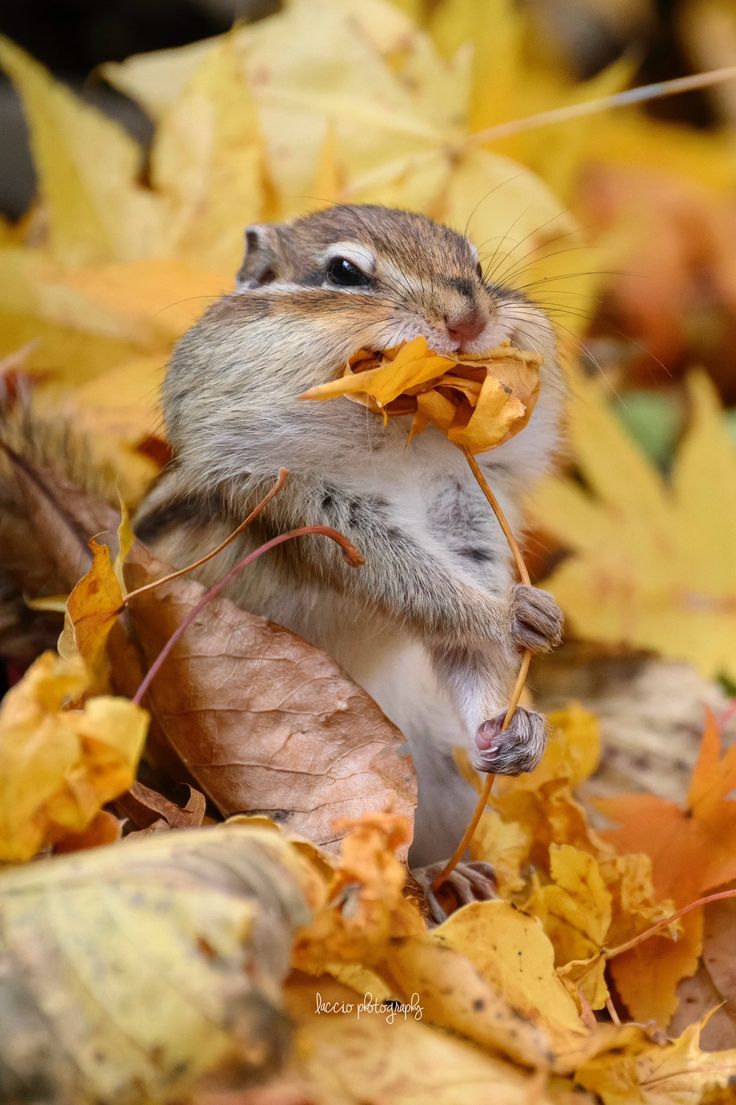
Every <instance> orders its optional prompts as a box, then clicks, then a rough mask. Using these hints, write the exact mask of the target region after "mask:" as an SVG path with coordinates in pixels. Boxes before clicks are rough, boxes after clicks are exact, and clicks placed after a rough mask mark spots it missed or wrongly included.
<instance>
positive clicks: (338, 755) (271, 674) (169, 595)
mask: <svg viewBox="0 0 736 1105" xmlns="http://www.w3.org/2000/svg"><path fill="white" fill-rule="evenodd" d="M164 571H165V569H164V568H163V566H161V565H156V562H154V561H152V560H151V558H150V557H149V556H148V555H147V553H146V552H145V550H144V549H143V548H142V547H140V546H136V547H135V548H134V549H133V551H132V553H131V555H130V558H129V560H128V562H127V564H126V579H127V582H128V584H129V587H130V589H131V590H133V589H135V588H137V587H140V586H142V585H143V584H145V583H147V582H149V581H150V580H151V578H156V577H157V576H160V575H162V574H164ZM202 594H203V588H202V586H201V585H200V584H198V583H196V582H194V581H193V580H191V579H186V578H183V579H177V580H174V581H172V582H171V583H167V584H164V585H163V586H161V587H157V588H156V589H155V590H153V591H149V592H146V593H144V594H142V595H140V596H139V597H136V598H133V599H132V600H131V602H130V607H129V608H130V613H131V619H132V622H133V626H134V631H135V635H136V638H137V640H138V642H139V644H140V647H141V649H142V652H143V656H144V659H145V663H146V665H147V666H150V665H151V664H152V663H153V661H154V660H155V658H156V657H157V655H158V653H159V652H160V650H161V648H162V647H163V646H164V644H165V643H166V641H168V639H169V637H170V636H171V634H172V633H173V632H174V630H175V629H176V627H177V626H178V625H179V624H180V623H181V621H182V620H183V619H184V618H185V617H186V616H187V614H189V612H190V611H191V609H192V608H193V606H194V605H195V604H196V603H197V602H198V601H199V599H200V598H201V597H202ZM225 676H226V677H225ZM146 703H147V708H148V709H149V710H150V711H151V712H152V714H153V715H154V716H155V718H156V721H157V723H158V727H159V729H160V731H161V732H162V733H163V734H164V735H165V739H166V741H167V743H168V745H169V746H170V748H171V749H172V750H173V751H174V753H175V754H176V756H177V757H178V758H179V759H180V760H181V762H182V764H183V765H184V766H185V768H186V770H187V772H188V773H189V775H190V776H191V777H192V778H193V779H194V780H195V781H196V783H197V785H198V786H199V787H200V788H201V789H202V790H203V791H204V792H205V794H207V795H208V796H209V797H210V798H211V799H212V801H213V802H214V803H215V805H216V806H217V808H218V809H219V810H220V812H221V813H223V814H225V815H230V814H235V813H243V812H262V813H267V814H268V815H269V816H271V817H273V818H274V819H275V820H277V821H278V822H280V823H281V824H283V825H285V826H287V827H288V828H289V830H290V831H292V832H295V833H299V834H301V835H303V836H306V837H307V838H308V839H309V840H312V841H314V842H315V843H318V844H322V845H326V844H333V843H335V842H336V841H337V840H338V839H340V834H339V833H337V832H335V830H334V829H333V825H332V823H333V821H334V820H335V818H336V817H358V816H360V814H361V813H363V812H368V811H373V810H377V809H382V808H385V807H387V806H390V807H391V809H392V810H393V812H394V813H398V814H404V815H406V816H408V817H410V818H412V817H413V811H414V806H415V804H416V798H415V782H414V774H413V769H412V766H411V762H410V760H409V758H408V756H406V755H405V754H403V753H402V751H401V748H402V738H401V736H400V734H399V732H398V730H397V729H396V728H395V727H394V726H393V725H392V724H391V723H390V722H389V721H387V719H386V718H385V717H384V715H383V714H382V713H381V711H380V710H379V708H378V707H377V706H376V704H375V703H374V702H373V701H372V699H371V698H370V697H369V696H368V695H367V694H366V692H365V691H363V690H361V689H360V688H359V687H357V686H356V685H355V684H354V683H352V682H351V681H350V680H349V679H348V678H347V676H345V675H344V674H343V673H342V671H341V670H340V668H338V666H337V664H336V663H335V662H334V661H333V660H331V659H330V658H329V657H328V656H326V655H325V653H323V652H321V651H320V650H319V649H317V648H314V646H312V645H310V644H307V643H306V642H305V641H303V640H302V639H301V638H300V637H297V636H296V634H294V633H291V632H290V631H289V630H286V629H282V628H281V627H279V626H276V625H274V624H273V623H271V622H268V621H266V619H265V618H261V617H258V616H257V615H255V614H250V613H248V612H247V611H245V610H240V609H239V608H238V607H237V606H235V605H234V604H233V603H232V602H230V601H229V600H228V599H224V598H218V599H216V600H215V601H214V602H212V603H211V604H210V605H209V606H208V607H207V608H206V610H205V611H203V613H202V615H201V617H199V618H197V620H196V622H195V623H194V624H193V625H192V626H191V627H190V628H189V629H188V630H187V632H186V634H185V636H184V638H183V640H182V641H181V643H180V644H178V645H177V646H176V648H175V649H174V651H173V653H172V654H171V656H170V657H169V658H168V659H167V660H166V663H165V665H164V668H163V669H162V671H161V674H160V675H159V676H158V677H157V678H156V679H155V680H154V682H153V684H152V686H151V689H150V691H149V693H148V694H147V696H146Z"/></svg>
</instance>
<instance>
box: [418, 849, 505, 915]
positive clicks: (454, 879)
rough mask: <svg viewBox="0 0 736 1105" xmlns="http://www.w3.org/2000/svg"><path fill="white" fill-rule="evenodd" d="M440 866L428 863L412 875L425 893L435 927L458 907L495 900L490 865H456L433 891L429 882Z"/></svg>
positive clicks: (477, 862)
mask: <svg viewBox="0 0 736 1105" xmlns="http://www.w3.org/2000/svg"><path fill="white" fill-rule="evenodd" d="M444 866H445V864H444V861H443V862H442V863H430V864H428V865H427V866H426V867H418V868H416V870H414V871H412V874H413V876H414V878H415V880H416V881H417V883H418V884H419V886H420V887H421V889H422V890H423V892H424V895H425V897H426V899H427V906H428V907H429V916H430V918H431V920H432V921H434V922H435V924H438V925H439V924H441V923H442V922H443V921H446V920H447V918H448V917H449V916H450V914H451V913H453V912H454V911H455V910H456V909H459V908H460V906H463V905H469V904H470V903H471V902H487V901H489V900H490V899H491V898H495V897H496V876H495V872H494V870H493V868H492V867H491V865H490V863H483V862H482V861H481V860H474V861H473V862H472V863H458V865H457V867H456V868H455V870H454V871H453V872H452V874H451V875H449V876H448V878H447V879H446V880H445V882H443V883H442V885H441V886H439V887H437V889H436V890H433V889H432V882H433V881H434V879H436V877H437V876H438V875H439V873H440V871H441V870H442V868H443V867H444Z"/></svg>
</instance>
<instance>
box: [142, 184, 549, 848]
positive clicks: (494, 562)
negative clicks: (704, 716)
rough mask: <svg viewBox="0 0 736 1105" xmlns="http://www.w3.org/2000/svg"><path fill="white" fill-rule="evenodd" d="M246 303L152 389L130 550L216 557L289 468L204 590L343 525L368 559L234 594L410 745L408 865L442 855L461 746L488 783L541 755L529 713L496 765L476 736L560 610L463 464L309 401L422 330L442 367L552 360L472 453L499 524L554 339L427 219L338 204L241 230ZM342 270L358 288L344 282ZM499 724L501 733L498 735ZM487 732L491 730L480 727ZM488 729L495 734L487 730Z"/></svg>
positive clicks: (509, 505)
mask: <svg viewBox="0 0 736 1105" xmlns="http://www.w3.org/2000/svg"><path fill="white" fill-rule="evenodd" d="M247 243H248V248H247V252H246V257H245V261H244V263H243V268H242V270H241V272H240V274H239V277H238V281H239V282H238V290H237V291H236V292H234V293H233V294H231V295H227V296H225V297H224V298H223V299H222V300H220V302H219V303H217V304H216V305H215V306H213V307H212V308H211V309H210V310H209V311H208V312H207V314H206V315H205V316H204V317H203V318H202V320H201V321H200V322H199V323H198V324H197V325H196V326H195V327H194V328H193V329H192V330H191V331H190V332H189V333H188V334H186V335H185V337H184V338H183V339H182V340H181V341H180V342H179V344H178V346H177V348H176V351H175V353H174V356H173V358H172V361H171V365H170V368H169V372H168V375H167V379H166V383H165V386H164V408H165V417H166V424H167V430H168V434H169V436H170V440H171V443H172V445H173V448H174V451H175V460H174V462H173V463H172V465H171V467H170V468H169V469H168V470H167V471H166V473H165V474H164V475H163V477H162V478H161V480H160V481H159V483H158V484H157V485H156V487H155V488H154V489H153V491H152V492H151V493H150V495H149V496H148V498H147V500H146V501H145V503H144V504H143V507H142V509H141V511H140V513H139V517H138V520H137V529H138V533H139V536H140V537H141V538H142V539H143V540H144V541H146V542H147V543H149V544H150V545H152V546H153V548H154V550H155V552H156V553H157V554H158V555H159V556H161V557H162V558H163V559H165V560H168V561H170V562H171V563H173V564H177V565H179V564H184V563H189V562H191V561H192V560H193V559H195V558H196V557H197V555H198V554H199V553H203V552H204V551H206V550H208V549H210V548H212V547H213V546H214V545H215V544H216V543H217V542H218V540H219V539H220V538H221V537H224V536H226V534H227V533H229V532H230V531H231V530H232V529H233V528H234V527H235V526H236V525H237V524H238V522H240V521H241V520H242V518H243V517H244V516H245V515H246V514H247V513H248V512H249V511H250V509H251V508H252V507H253V506H254V504H255V503H256V502H257V501H258V499H259V498H260V497H261V496H262V494H263V493H264V491H265V490H266V489H267V488H269V487H270V486H271V485H272V484H273V482H274V479H275V477H276V474H277V472H278V469H279V468H280V467H282V466H283V467H286V468H288V469H289V472H290V476H289V479H288V481H287V484H286V487H285V489H284V491H283V492H282V493H281V494H280V495H279V497H278V498H277V499H276V500H275V501H274V502H273V504H272V505H271V507H270V508H269V509H268V511H267V512H266V513H265V514H264V515H263V516H262V517H261V518H260V519H259V520H258V522H257V523H256V524H255V525H254V527H253V528H252V529H251V530H249V531H248V532H247V533H246V534H245V535H244V536H243V537H242V539H241V540H240V541H239V542H238V543H236V544H234V545H233V546H231V548H230V549H229V550H228V552H227V553H226V554H223V557H218V558H217V559H216V560H215V561H214V562H212V563H211V564H208V565H207V566H206V567H205V568H203V569H201V571H200V577H201V578H202V579H203V580H205V581H209V580H212V581H214V580H215V579H218V578H221V576H222V574H223V572H224V569H225V565H224V564H223V560H227V561H228V563H234V562H235V560H236V559H237V558H239V557H241V556H242V555H243V553H244V552H245V551H246V550H247V549H248V548H249V547H251V546H253V547H254V546H255V545H257V544H259V543H260V542H262V541H263V539H264V538H267V537H269V536H272V535H274V534H276V533H278V532H281V531H283V530H285V529H289V528H293V527H297V526H303V525H307V524H322V525H329V526H334V527H336V528H337V529H339V530H341V531H342V532H343V533H345V534H346V536H347V537H348V538H349V539H350V540H351V541H352V542H353V543H354V544H355V545H356V546H357V547H358V548H359V549H360V550H361V552H362V553H363V554H364V556H365V558H366V563H365V566H364V567H362V568H360V569H359V570H354V569H351V568H350V567H348V566H347V565H346V564H345V563H344V561H343V560H342V558H341V556H340V554H339V551H338V550H337V549H336V548H335V547H334V546H333V545H332V544H331V543H329V542H326V541H322V540H320V539H318V538H305V539H303V540H301V541H299V542H298V543H296V542H295V543H292V544H290V545H286V546H284V547H283V548H282V549H280V550H278V551H275V552H274V553H272V554H270V556H269V557H265V558H263V559H261V560H259V561H258V562H257V563H256V564H254V565H253V566H252V567H251V568H249V569H248V570H247V571H246V572H244V573H243V574H241V575H240V576H239V578H238V579H237V581H236V582H235V583H234V584H233V586H232V589H231V592H230V594H231V597H232V598H233V599H234V600H235V601H236V602H238V603H239V604H241V605H242V606H244V607H246V608H247V609H249V610H253V611H256V612H259V613H261V614H264V615H266V616H268V617H269V618H271V619H272V620H274V621H276V622H279V623H281V624H283V625H286V626H288V627H290V628H291V629H293V630H295V631H296V632H297V633H300V634H301V635H302V636H304V637H305V638H307V639H308V640H310V641H312V642H313V643H315V644H316V645H318V646H320V647H321V648H323V649H324V650H326V651H327V652H328V653H330V654H331V655H332V656H333V657H334V658H335V659H336V660H338V661H339V662H340V663H341V664H342V666H343V667H344V668H345V669H346V670H347V671H348V672H349V674H351V675H352V676H353V678H354V679H355V680H356V681H357V682H358V683H360V684H362V685H363V686H364V687H365V688H366V689H367V690H368V691H369V692H371V693H372V694H373V696H374V697H375V698H376V700H377V701H378V702H379V704H380V705H381V706H382V707H383V709H384V710H385V711H386V713H387V714H388V715H389V716H390V717H391V718H392V719H393V720H394V721H395V722H396V723H397V724H398V725H399V727H400V728H401V729H402V731H403V732H404V733H405V734H406V736H407V738H408V740H409V743H410V746H411V749H412V753H413V755H414V758H415V761H416V764H417V768H418V774H419V782H420V807H419V817H418V822H417V835H416V838H415V844H414V851H413V859H414V861H415V862H419V863H428V862H430V861H431V860H436V859H438V858H440V857H442V856H444V855H446V854H447V853H448V852H449V851H450V850H451V849H452V847H453V846H454V844H455V843H456V841H457V839H458V838H459V836H460V834H461V832H462V827H463V825H464V823H465V822H466V820H467V817H468V813H469V810H470V809H471V808H472V805H473V794H472V791H471V790H470V788H469V787H467V785H466V784H465V783H464V782H463V781H462V780H461V778H460V776H459V775H458V773H457V771H456V770H455V768H454V765H453V763H452V758H451V752H450V750H451V748H452V746H453V745H457V744H460V743H464V742H466V743H467V745H468V748H469V750H470V752H471V755H472V758H473V759H474V761H475V762H476V764H477V766H479V767H480V768H481V769H483V770H493V771H502V772H507V773H515V772H518V771H521V770H526V769H528V768H529V767H531V766H533V764H534V763H535V762H536V761H537V759H538V758H539V755H540V754H541V751H542V748H543V744H544V733H545V729H544V722H543V721H542V719H541V718H540V717H539V716H538V715H536V714H532V713H529V712H527V711H522V710H519V711H517V715H516V718H515V722H514V724H513V725H512V727H511V729H510V730H509V731H508V732H507V733H506V734H504V737H503V738H499V739H497V740H495V742H494V743H493V745H492V747H491V748H490V749H486V750H483V747H482V746H483V742H482V741H481V742H480V744H478V743H477V741H476V735H477V733H478V731H479V729H480V728H481V727H482V726H483V724H484V723H486V722H493V719H497V718H498V716H499V715H500V714H501V713H502V711H503V708H504V704H505V701H506V697H507V694H508V691H509V686H510V682H511V680H512V678H513V674H514V671H515V667H516V666H517V664H518V653H519V650H520V649H523V648H525V647H529V648H532V649H533V650H544V649H547V648H550V647H553V646H554V645H555V644H556V643H558V642H559V639H560V636H561V619H560V615H559V611H558V610H557V607H556V606H555V604H554V602H553V600H552V599H551V597H550V596H549V595H546V594H545V593H544V592H541V591H538V590H537V589H535V588H529V587H523V586H520V585H516V584H514V582H513V576H512V572H511V569H510V563H509V554H508V549H507V547H506V543H505V540H504V538H503V536H502V535H501V533H500V530H499V527H498V524H497V522H496V521H495V519H494V517H493V516H492V514H491V513H490V510H489V508H488V506H487V504H486V502H485V500H484V499H483V497H482V495H481V493H480V491H479V489H478V487H477V485H476V484H475V482H474V480H473V477H472V475H471V473H470V471H469V470H468V468H467V465H466V463H465V460H464V458H463V456H462V454H461V453H460V452H459V450H458V449H457V448H456V447H455V446H453V445H452V444H450V442H449V441H448V440H447V439H446V438H445V437H443V436H442V435H441V434H439V433H438V432H436V431H434V430H433V429H431V428H430V429H429V430H427V431H426V432H425V433H424V434H423V435H422V436H421V437H419V438H417V439H416V440H414V441H413V442H412V444H411V446H410V447H409V448H407V447H406V445H407V425H406V420H404V419H392V420H389V422H388V424H387V425H383V423H382V420H381V419H380V418H377V417H376V416H375V415H374V414H372V413H371V412H370V411H368V410H367V409H366V408H364V407H362V406H359V405H357V404H355V403H351V402H347V401H342V400H340V401H337V402H330V403H312V402H304V401H302V400H300V399H299V396H300V394H301V393H302V392H304V391H306V390H307V389H308V388H310V387H312V386H314V385H315V384H318V383H321V382H323V381H326V380H329V379H331V378H333V377H334V376H335V375H337V374H338V373H339V372H340V370H341V368H342V366H343V365H344V363H345V361H346V359H347V357H348V356H349V355H350V354H351V353H353V352H354V351H355V350H357V349H359V348H361V347H368V348H373V349H380V348H386V347H390V346H393V345H396V344H398V343H400V342H403V341H407V340H411V339H412V338H414V337H417V336H418V335H424V336H425V337H426V338H427V339H428V341H429V344H430V346H431V347H432V348H434V349H436V350H437V351H439V352H443V351H456V350H462V351H464V352H471V353H472V352H482V351H485V350H487V349H489V348H491V347H493V346H495V345H497V344H498V343H499V342H500V341H502V340H505V339H508V340H510V341H511V342H513V343H514V344H515V345H517V346H519V347H521V348H524V349H529V350H533V351H536V352H539V353H540V354H542V356H543V358H544V367H543V374H542V375H543V386H542V394H541V398H540V401H539V403H538V406H537V408H536V410H535V412H534V414H533V416H532V419H531V422H530V424H529V426H528V427H527V428H526V429H525V430H524V431H523V433H522V434H521V435H519V436H518V437H516V438H514V439H513V440H512V441H510V442H508V443H506V444H505V445H503V446H501V447H500V448H498V449H496V450H494V451H493V452H491V453H489V454H486V455H485V456H481V457H479V461H480V463H481V465H482V467H483V469H484V471H485V473H486V474H487V477H488V479H489V481H490V483H491V485H492V487H493V488H494V490H495V492H496V494H497V495H498V497H499V499H500V501H501V503H502V506H503V508H504V510H505V512H506V513H507V515H508V517H509V520H510V522H511V525H512V526H513V527H518V526H519V525H520V524H521V515H520V503H521V498H522V495H523V493H524V491H525V490H526V488H527V487H528V486H529V484H530V482H531V481H532V480H534V479H535V478H536V477H538V476H539V475H541V474H542V473H543V472H544V471H545V470H546V467H547V465H548V463H549V458H550V456H551V454H552V452H553V450H554V448H555V445H556V441H557V422H558V413H559V406H560V397H561V391H562V386H561V374H560V372H559V369H558V365H557V357H556V349H555V342H554V338H553V334H552V330H551V327H550V325H549V323H548V322H547V320H546V318H545V316H544V315H543V314H542V312H541V311H540V310H539V309H537V308H536V307H534V306H532V305H531V304H530V303H528V302H527V301H525V300H524V299H523V298H521V297H520V296H518V295H516V294H514V293H512V292H510V291H508V290H507V289H503V288H500V287H497V286H494V285H492V284H489V283H486V282H485V281H484V279H483V276H482V273H481V272H480V271H479V267H478V262H477V255H476V253H475V251H474V249H473V247H472V246H471V245H470V243H469V242H468V241H467V240H466V239H465V238H464V237H462V236H461V235H459V234H456V233H455V232H454V231H452V230H450V229H448V228H446V227H443V226H439V225H438V224H436V223H433V222H431V221H430V220H428V219H426V218H424V217H423V216H420V215H413V214H408V213H406V212H400V211H391V210H387V209H385V208H380V207H370V206H365V207H337V208H333V209H331V210H328V211H323V212H320V213H318V214H316V215H312V216H308V217H306V218H304V219H300V220H298V221H297V222H295V223H293V224H291V225H280V226H264V227H255V228H251V229H250V230H249V231H248V232H247ZM336 257H346V258H347V260H348V261H350V263H351V264H352V265H353V266H357V268H358V269H359V271H360V272H362V273H363V274H364V276H365V277H366V279H367V281H368V282H367V283H366V284H365V285H362V286H355V287H343V286H335V284H334V282H333V281H332V280H331V278H330V277H329V276H328V273H327V270H328V268H329V267H330V264H331V263H333V264H334V263H335V258H336ZM496 727H497V723H496ZM491 728H493V725H491ZM487 730H488V727H486V730H485V731H487Z"/></svg>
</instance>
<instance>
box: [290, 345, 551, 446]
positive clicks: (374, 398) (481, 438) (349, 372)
mask: <svg viewBox="0 0 736 1105" xmlns="http://www.w3.org/2000/svg"><path fill="white" fill-rule="evenodd" d="M540 365H541V357H539V356H538V355H537V354H535V353H527V352H523V351H521V350H518V349H515V348H513V347H512V346H511V344H510V343H506V344H504V345H501V346H499V347H498V348H497V349H493V350H491V351H490V352H489V353H487V354H484V355H482V356H480V355H479V356H472V357H471V356H467V357H465V358H464V359H463V360H460V359H459V358H456V357H454V356H444V355H440V354H438V353H433V352H431V351H430V349H429V346H428V344H427V340H426V338H414V340H413V341H410V342H406V343H405V344H404V345H400V346H396V347H394V348H393V349H386V350H383V352H381V353H378V354H376V353H372V352H370V351H369V350H360V351H359V352H358V353H355V354H353V356H351V357H350V358H349V360H348V363H347V365H346V367H345V371H344V373H343V375H342V376H341V377H340V378H339V379H337V380H330V381H329V382H328V383H326V384H319V385H318V386H317V387H314V388H312V389H311V390H310V391H306V392H305V393H304V394H303V395H302V396H300V398H301V399H337V398H339V397H340V396H343V395H344V396H347V397H348V398H351V399H356V400H357V401H358V402H361V403H364V404H365V405H366V406H368V407H370V409H371V410H374V411H377V412H380V413H381V414H382V415H383V416H384V418H387V417H388V416H389V415H408V414H411V415H413V418H412V423H411V429H410V432H409V440H411V438H412V436H413V435H414V434H418V433H421V432H422V431H423V430H425V429H426V428H427V426H428V425H430V424H431V425H433V426H435V427H436V428H437V429H438V430H440V431H441V432H442V433H444V434H447V436H448V438H449V439H450V441H452V442H453V443H454V444H455V445H459V446H461V447H465V448H467V449H469V450H470V452H471V453H482V452H484V451H485V450H486V449H493V448H494V447H495V446H496V445H502V444H503V442H504V441H508V440H509V438H510V437H513V436H514V435H515V434H517V433H519V431H520V430H523V428H524V427H525V426H526V424H527V422H528V421H529V419H530V417H531V414H532V411H533V410H534V407H535V404H536V401H537V397H538V395H539V368H540Z"/></svg>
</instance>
